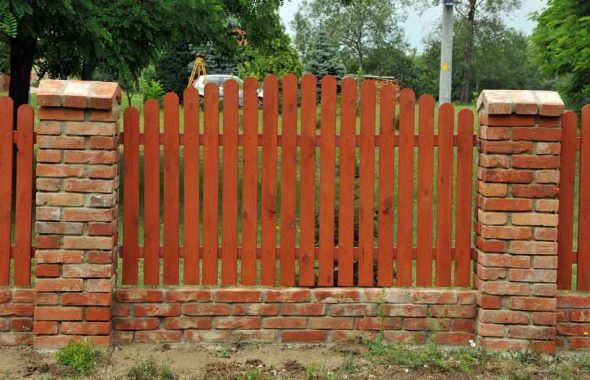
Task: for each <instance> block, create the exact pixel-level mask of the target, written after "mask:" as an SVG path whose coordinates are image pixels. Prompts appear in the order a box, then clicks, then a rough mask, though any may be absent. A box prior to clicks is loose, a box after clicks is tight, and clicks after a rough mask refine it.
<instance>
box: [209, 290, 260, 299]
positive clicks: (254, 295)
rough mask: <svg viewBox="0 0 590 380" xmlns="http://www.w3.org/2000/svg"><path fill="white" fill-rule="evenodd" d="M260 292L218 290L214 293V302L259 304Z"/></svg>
mask: <svg viewBox="0 0 590 380" xmlns="http://www.w3.org/2000/svg"><path fill="white" fill-rule="evenodd" d="M261 298H262V292H261V291H260V290H248V289H228V290H223V289H218V290H216V291H215V302H260V301H261Z"/></svg>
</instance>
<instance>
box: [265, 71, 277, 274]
mask: <svg viewBox="0 0 590 380" xmlns="http://www.w3.org/2000/svg"><path fill="white" fill-rule="evenodd" d="M263 86H264V101H263V103H264V104H263V117H262V118H263V120H262V156H263V157H264V159H263V160H262V198H261V206H262V213H261V231H262V242H261V248H262V251H261V257H260V259H261V284H262V285H275V284H276V271H277V265H276V264H277V263H276V255H277V252H276V240H277V230H276V226H277V130H278V104H279V102H278V88H279V84H278V79H277V77H276V76H274V75H267V76H266V78H264V84H263Z"/></svg>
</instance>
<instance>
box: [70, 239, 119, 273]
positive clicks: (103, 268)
mask: <svg viewBox="0 0 590 380" xmlns="http://www.w3.org/2000/svg"><path fill="white" fill-rule="evenodd" d="M86 239H92V238H90V237H86ZM109 240H110V238H109ZM112 275H113V266H112V265H110V264H103V265H100V264H66V265H63V268H62V276H63V277H66V278H67V277H81V278H110V277H111V276H112Z"/></svg>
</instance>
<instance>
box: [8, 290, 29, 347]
mask: <svg viewBox="0 0 590 380" xmlns="http://www.w3.org/2000/svg"><path fill="white" fill-rule="evenodd" d="M34 309H35V291H34V290H33V289H5V290H0V346H22V345H31V344H33V312H34Z"/></svg>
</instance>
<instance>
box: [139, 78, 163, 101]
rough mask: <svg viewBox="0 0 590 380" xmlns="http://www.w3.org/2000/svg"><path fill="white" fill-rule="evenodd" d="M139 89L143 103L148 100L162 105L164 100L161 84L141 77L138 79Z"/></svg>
mask: <svg viewBox="0 0 590 380" xmlns="http://www.w3.org/2000/svg"><path fill="white" fill-rule="evenodd" d="M139 88H140V89H141V92H142V93H143V101H144V102H145V101H146V100H148V99H156V100H157V101H158V102H160V103H162V100H163V99H164V87H162V84H161V83H160V82H158V81H157V80H154V79H145V78H144V77H143V76H141V77H140V78H139Z"/></svg>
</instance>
